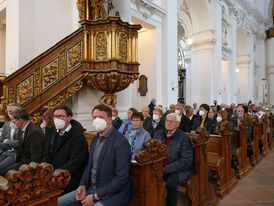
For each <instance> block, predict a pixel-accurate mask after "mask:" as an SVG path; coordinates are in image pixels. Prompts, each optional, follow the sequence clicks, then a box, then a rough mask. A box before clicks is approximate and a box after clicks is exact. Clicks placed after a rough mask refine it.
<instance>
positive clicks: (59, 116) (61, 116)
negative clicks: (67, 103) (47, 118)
mask: <svg viewBox="0 0 274 206" xmlns="http://www.w3.org/2000/svg"><path fill="white" fill-rule="evenodd" d="M53 117H54V118H57V119H65V118H66V117H67V115H54V116H53Z"/></svg>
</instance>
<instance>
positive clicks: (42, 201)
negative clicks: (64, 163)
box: [0, 162, 70, 206]
mask: <svg viewBox="0 0 274 206" xmlns="http://www.w3.org/2000/svg"><path fill="white" fill-rule="evenodd" d="M6 179H7V180H8V183H2V184H0V205H33V206H34V205H47V206H49V205H57V198H58V196H60V194H61V193H62V188H64V187H65V186H66V185H67V184H68V183H69V181H70V173H69V172H68V171H67V170H61V169H56V170H55V171H54V168H53V166H52V165H50V164H47V163H41V164H38V163H35V162H31V163H30V164H28V165H27V164H23V165H21V166H20V168H19V169H18V170H10V171H8V173H7V175H6Z"/></svg>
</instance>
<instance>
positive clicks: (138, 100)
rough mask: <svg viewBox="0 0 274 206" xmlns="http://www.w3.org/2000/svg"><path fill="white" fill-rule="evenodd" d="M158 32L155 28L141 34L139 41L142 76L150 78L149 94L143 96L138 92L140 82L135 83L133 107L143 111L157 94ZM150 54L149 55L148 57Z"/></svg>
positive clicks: (133, 87)
mask: <svg viewBox="0 0 274 206" xmlns="http://www.w3.org/2000/svg"><path fill="white" fill-rule="evenodd" d="M156 35H157V31H156V29H155V28H152V29H147V30H144V31H142V32H139V41H138V54H139V58H138V61H139V62H141V65H140V67H139V73H140V75H145V76H146V77H148V85H147V86H148V92H147V93H146V96H141V95H140V93H139V92H138V87H139V81H138V80H137V81H135V82H134V84H133V85H132V86H131V88H132V89H131V91H132V93H133V94H134V95H132V106H133V107H134V108H136V109H138V110H140V111H141V109H142V108H143V107H144V106H147V105H148V104H149V103H150V100H151V98H153V97H155V96H154V95H155V94H156V91H157V89H156V87H157V86H156V85H157V81H159V80H157V77H156V75H155V74H156V73H157V71H156V47H157V46H156V39H157V36H156ZM140 39H141V41H140ZM148 54H149V55H148Z"/></svg>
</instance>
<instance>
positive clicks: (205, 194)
mask: <svg viewBox="0 0 274 206" xmlns="http://www.w3.org/2000/svg"><path fill="white" fill-rule="evenodd" d="M187 134H188V135H189V137H190V139H191V142H192V145H193V147H194V160H193V163H192V168H191V170H192V171H191V175H190V177H189V178H188V179H187V181H186V195H187V196H188V198H189V199H190V201H191V203H192V206H206V205H216V204H217V203H218V199H217V198H216V197H215V194H214V191H213V186H212V185H209V183H208V162H207V154H206V147H207V144H208V139H209V134H208V133H207V132H206V130H205V128H198V129H197V130H196V133H195V134H192V133H187Z"/></svg>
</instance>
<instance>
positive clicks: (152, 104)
mask: <svg viewBox="0 0 274 206" xmlns="http://www.w3.org/2000/svg"><path fill="white" fill-rule="evenodd" d="M155 106H156V99H155V98H152V99H151V102H150V104H149V105H148V108H149V110H150V116H152V115H153V110H154V107H155Z"/></svg>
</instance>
